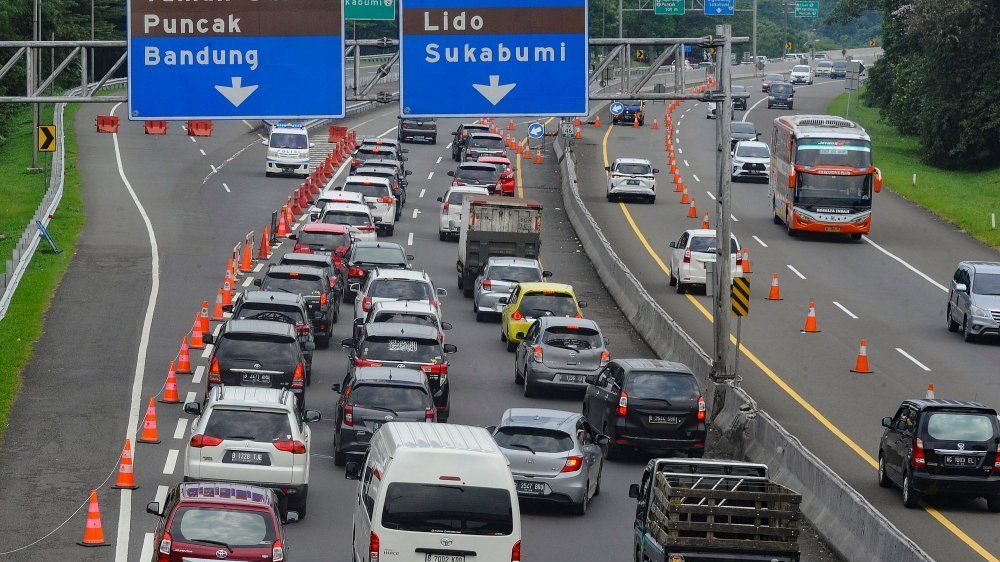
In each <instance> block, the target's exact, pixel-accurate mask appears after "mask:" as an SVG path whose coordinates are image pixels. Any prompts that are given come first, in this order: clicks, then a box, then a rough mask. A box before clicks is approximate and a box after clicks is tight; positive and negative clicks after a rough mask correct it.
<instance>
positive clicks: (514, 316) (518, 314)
mask: <svg viewBox="0 0 1000 562" xmlns="http://www.w3.org/2000/svg"><path fill="white" fill-rule="evenodd" d="M510 318H511V320H521V319H523V318H524V315H523V314H521V311H520V310H515V311H514V314H511V316H510Z"/></svg>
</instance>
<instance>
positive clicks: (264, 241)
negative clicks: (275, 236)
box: [257, 226, 271, 260]
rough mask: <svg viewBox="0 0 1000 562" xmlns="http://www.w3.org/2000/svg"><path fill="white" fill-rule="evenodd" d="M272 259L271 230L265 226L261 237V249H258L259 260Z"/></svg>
mask: <svg viewBox="0 0 1000 562" xmlns="http://www.w3.org/2000/svg"><path fill="white" fill-rule="evenodd" d="M270 257H271V228H270V227H268V226H264V232H262V233H261V235H260V248H258V249H257V259H259V260H266V259H268V258H270Z"/></svg>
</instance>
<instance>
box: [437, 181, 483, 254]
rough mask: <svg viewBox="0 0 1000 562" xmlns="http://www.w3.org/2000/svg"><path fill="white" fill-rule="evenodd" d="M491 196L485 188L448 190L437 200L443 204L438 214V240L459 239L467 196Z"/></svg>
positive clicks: (466, 187)
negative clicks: (463, 203) (463, 201)
mask: <svg viewBox="0 0 1000 562" xmlns="http://www.w3.org/2000/svg"><path fill="white" fill-rule="evenodd" d="M489 194H490V192H489V190H488V189H486V188H485V187H475V186H471V185H453V186H451V187H450V188H448V192H447V193H445V194H444V195H443V196H441V197H438V198H437V200H438V203H441V210H440V212H439V213H438V238H439V239H440V240H442V241H444V240H447V239H448V238H450V237H455V238H458V231H459V230H460V227H461V226H462V199H465V197H466V196H467V195H483V196H488V195H489Z"/></svg>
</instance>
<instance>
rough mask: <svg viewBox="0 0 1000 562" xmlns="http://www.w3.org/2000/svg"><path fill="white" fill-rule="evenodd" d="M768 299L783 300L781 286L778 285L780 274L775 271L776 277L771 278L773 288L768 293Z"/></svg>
mask: <svg viewBox="0 0 1000 562" xmlns="http://www.w3.org/2000/svg"><path fill="white" fill-rule="evenodd" d="M767 300H769V301H780V300H781V287H780V286H778V274H777V273H775V274H774V277H773V278H771V290H770V292H768V293H767Z"/></svg>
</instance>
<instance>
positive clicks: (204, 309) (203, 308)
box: [198, 301, 212, 335]
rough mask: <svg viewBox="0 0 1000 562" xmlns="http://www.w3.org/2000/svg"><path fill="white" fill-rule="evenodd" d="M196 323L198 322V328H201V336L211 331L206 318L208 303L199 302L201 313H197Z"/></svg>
mask: <svg viewBox="0 0 1000 562" xmlns="http://www.w3.org/2000/svg"><path fill="white" fill-rule="evenodd" d="M198 322H200V324H198V326H199V327H201V333H202V335H205V334H207V333H208V332H211V331H212V325H211V324H209V318H208V301H201V311H200V312H198Z"/></svg>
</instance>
